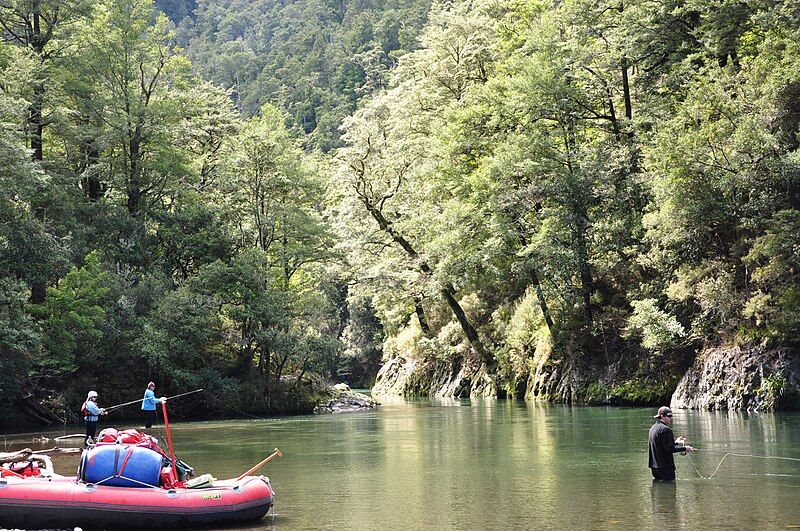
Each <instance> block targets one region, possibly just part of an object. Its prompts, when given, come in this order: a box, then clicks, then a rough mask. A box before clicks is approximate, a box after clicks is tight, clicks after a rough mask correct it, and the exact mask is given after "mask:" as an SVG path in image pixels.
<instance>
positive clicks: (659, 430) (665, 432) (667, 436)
mask: <svg viewBox="0 0 800 531" xmlns="http://www.w3.org/2000/svg"><path fill="white" fill-rule="evenodd" d="M649 444H650V463H649V464H648V466H649V467H650V468H664V469H672V470H675V459H674V458H673V457H672V454H674V453H677V452H685V451H686V448H684V447H683V445H681V444H675V436H674V435H673V434H672V430H671V429H669V428H668V427H667V425H666V424H664V423H663V422H661V421H660V420H659V421H658V422H656V423H655V424H653V427H652V428H650V436H649Z"/></svg>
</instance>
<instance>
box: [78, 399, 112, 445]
mask: <svg viewBox="0 0 800 531" xmlns="http://www.w3.org/2000/svg"><path fill="white" fill-rule="evenodd" d="M81 413H83V420H84V421H85V422H86V437H84V439H83V445H84V446H89V442H90V441H91V442H94V437H95V433H97V419H98V418H99V417H100V415H105V414H106V410H105V409H103V408H101V407H98V405H97V392H96V391H89V393H88V394H87V395H86V402H84V403H83V405H82V406H81Z"/></svg>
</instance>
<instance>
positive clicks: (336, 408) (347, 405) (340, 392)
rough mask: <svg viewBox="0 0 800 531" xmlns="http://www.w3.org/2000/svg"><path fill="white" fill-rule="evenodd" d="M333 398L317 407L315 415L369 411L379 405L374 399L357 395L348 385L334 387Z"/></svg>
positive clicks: (361, 394) (360, 394)
mask: <svg viewBox="0 0 800 531" xmlns="http://www.w3.org/2000/svg"><path fill="white" fill-rule="evenodd" d="M332 392H333V396H332V397H331V398H330V399H329V400H327V401H326V402H324V403H322V404H319V405H317V407H315V408H314V413H349V412H353V411H367V410H370V409H375V407H376V406H377V405H378V402H376V401H375V400H374V399H373V398H372V397H369V396H367V395H365V394H363V393H357V392H355V391H352V390H351V389H350V386H348V385H347V384H336V385H334V386H333V387H332Z"/></svg>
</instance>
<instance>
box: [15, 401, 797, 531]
mask: <svg viewBox="0 0 800 531" xmlns="http://www.w3.org/2000/svg"><path fill="white" fill-rule="evenodd" d="M384 400H385V401H384V404H383V405H382V406H381V407H379V408H378V409H377V410H376V411H371V412H366V413H350V414H337V415H318V416H300V417H283V418H275V419H265V420H231V421H224V422H218V421H215V422H193V423H180V422H178V423H175V424H173V438H174V442H175V446H176V450H177V452H176V453H177V454H178V456H179V457H180V458H182V459H183V460H184V461H186V462H188V463H190V464H191V465H192V466H194V467H195V469H196V470H197V471H198V473H206V472H208V473H211V474H213V475H214V476H216V477H218V478H227V477H231V476H235V475H238V474H239V473H241V472H243V471H245V470H247V469H248V468H249V467H250V466H252V465H253V464H255V463H257V462H258V461H260V460H261V459H262V458H264V457H265V456H266V455H268V454H269V453H271V451H272V449H273V448H275V447H279V448H280V449H281V451H282V452H283V453H284V456H283V457H282V458H279V459H277V460H276V461H273V462H272V463H269V464H268V465H266V466H265V467H264V468H263V469H262V470H261V473H263V474H265V475H268V476H269V477H270V479H271V481H272V484H273V486H274V488H275V490H276V493H277V495H276V505H275V507H274V513H272V512H271V513H270V515H268V516H267V517H266V518H264V519H263V520H262V521H260V522H258V523H257V524H253V525H250V526H245V527H240V528H239V529H647V528H658V529H673V528H674V529H678V528H685V529H723V528H731V529H733V528H736V529H782V528H798V527H800V446H799V445H798V444H797V443H798V442H799V441H800V414H798V413H778V414H739V413H724V412H723V413H707V412H694V411H692V412H688V411H676V412H675V422H674V424H673V429H674V432H675V434H676V436H677V435H686V436H687V437H688V439H689V443H690V444H692V445H694V446H696V447H697V448H698V449H699V451H698V452H696V453H694V454H691V455H687V456H680V455H677V456H676V462H677V468H678V470H677V475H678V480H677V481H676V482H675V483H673V484H665V483H656V484H653V482H652V480H651V476H650V471H649V469H648V468H647V432H648V429H649V428H650V426H651V425H652V418H651V416H652V415H653V413H654V411H651V410H650V409H638V408H636V409H628V408H605V407H594V408H590V407H569V406H556V405H538V404H537V405H534V404H525V403H521V402H513V401H505V400H499V401H494V400H486V401H483V400H481V401H476V400H472V401H470V400H460V401H459V400H414V401H403V400H397V401H391V400H390V399H384ZM108 424H110V421H106V420H105V419H104V420H103V421H101V428H102V427H103V426H104V425H108ZM120 427H121V426H120ZM125 427H130V426H125ZM60 433H65V432H64V431H63V430H62V431H61V432H60ZM70 433H74V428H73V430H72V431H70ZM162 433H163V432H162V430H160V429H159V430H155V435H156V436H159V435H161V434H162ZM57 434H58V433H53V434H52V435H57ZM4 438H5V445H6V448H8V449H12V450H13V449H17V448H20V447H24V446H31V447H34V448H36V447H39V448H42V447H47V446H52V442H49V443H45V442H42V443H38V446H37V444H34V443H31V442H29V441H31V439H32V435H31V434H27V435H6V436H4ZM726 453H732V454H744V455H749V456H759V457H740V456H729V457H728V458H727V459H725V461H724V462H722V464H721V466H719V468H718V469H717V465H718V464H719V463H720V461H721V460H722V458H723V457H724V456H725V454H726ZM762 457H770V458H769V459H764V458H762ZM778 458H783V459H778ZM77 460H78V458H77V456H74V455H73V456H63V457H61V458H58V459H57V460H56V468H57V471H58V472H60V473H63V474H73V473H74V467H75V464H76V463H77ZM694 467H696V468H697V471H696V470H695V469H694ZM715 469H716V474H715V475H714V476H713V478H711V479H702V478H701V477H700V476H699V474H702V475H704V476H711V475H712V473H714V471H715ZM698 471H699V474H698Z"/></svg>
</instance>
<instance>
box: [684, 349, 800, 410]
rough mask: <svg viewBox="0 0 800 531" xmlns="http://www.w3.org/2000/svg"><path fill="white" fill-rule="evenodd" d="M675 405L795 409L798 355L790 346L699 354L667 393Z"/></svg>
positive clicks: (799, 392) (799, 398)
mask: <svg viewBox="0 0 800 531" xmlns="http://www.w3.org/2000/svg"><path fill="white" fill-rule="evenodd" d="M671 405H672V407H673V408H679V409H707V410H723V409H728V410H736V411H771V410H777V409H796V408H798V407H800V357H799V356H798V354H797V353H796V352H794V351H791V350H789V349H769V350H767V349H763V348H760V347H753V348H741V347H738V346H736V347H728V348H713V349H708V350H705V351H703V352H701V353H700V355H699V356H698V357H697V359H696V361H695V363H694V365H693V366H692V368H691V369H689V371H688V372H687V373H686V374H685V375H684V377H683V378H682V379H681V381H680V383H679V384H678V387H677V389H676V390H675V393H674V394H673V395H672V400H671Z"/></svg>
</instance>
